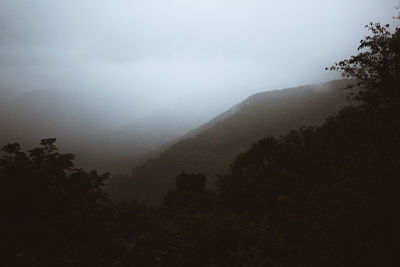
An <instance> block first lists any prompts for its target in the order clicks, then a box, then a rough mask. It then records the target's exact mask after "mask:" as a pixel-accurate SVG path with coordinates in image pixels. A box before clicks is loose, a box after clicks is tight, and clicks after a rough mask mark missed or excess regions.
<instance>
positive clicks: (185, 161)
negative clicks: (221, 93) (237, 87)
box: [109, 80, 348, 202]
mask: <svg viewBox="0 0 400 267" xmlns="http://www.w3.org/2000/svg"><path fill="white" fill-rule="evenodd" d="M347 83H348V81H346V80H337V81H331V82H328V83H325V84H321V85H312V86H302V87H297V88H291V89H283V90H275V91H267V92H262V93H257V94H255V95H252V96H250V97H249V98H247V99H246V100H245V101H243V102H241V103H240V104H238V105H236V106H234V107H232V108H231V109H229V110H228V111H226V112H224V113H222V114H221V115H219V116H218V117H216V118H214V119H213V120H211V121H210V122H208V123H206V124H204V125H203V126H201V127H199V128H197V129H194V130H193V131H191V132H189V133H188V134H187V135H185V136H184V137H182V138H180V139H179V140H178V141H177V142H176V143H175V144H173V145H171V146H170V147H169V148H168V149H166V150H165V151H164V152H163V153H161V154H160V155H159V157H158V158H153V159H150V160H148V161H147V162H145V163H144V164H143V165H141V166H139V167H136V168H134V169H133V171H132V178H131V179H126V178H125V179H121V180H119V179H115V180H114V181H111V182H110V186H109V187H110V188H112V190H111V194H112V195H113V197H114V198H116V199H129V198H131V197H135V198H138V199H140V200H146V201H149V202H154V201H155V202H157V201H158V200H160V199H161V198H162V196H164V195H165V193H166V192H167V191H168V190H169V189H173V188H174V178H175V176H176V175H177V174H178V173H180V172H181V171H182V170H185V171H188V172H202V173H204V174H205V175H206V176H207V177H208V186H210V187H213V186H214V181H215V178H216V175H217V174H223V173H225V172H226V171H227V170H228V168H229V165H230V163H231V162H232V161H233V160H234V159H235V157H236V155H238V154H239V153H241V152H244V151H246V150H247V149H248V148H249V147H250V145H251V144H252V143H253V142H254V141H256V140H259V139H261V138H263V137H264V136H266V135H273V136H280V135H283V134H285V133H286V132H288V131H289V130H291V129H295V128H298V127H301V126H306V125H319V124H321V123H322V122H323V121H324V120H325V119H326V118H327V117H328V116H329V115H332V114H334V113H335V112H337V111H338V110H339V109H341V108H342V107H344V106H345V105H347V104H348V102H347V101H346V97H345V95H344V94H345V92H343V91H341V90H339V88H343V87H345V86H346V84H347Z"/></svg>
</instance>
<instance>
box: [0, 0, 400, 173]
mask: <svg viewBox="0 0 400 267" xmlns="http://www.w3.org/2000/svg"><path fill="white" fill-rule="evenodd" d="M396 4H397V1H394V0H393V1H391V0H390V1H389V0H387V1H382V0H351V1H348V0H346V1H345V0H337V1H312V0H306V1H294V0H285V1H256V0H254V1H226V0H220V1H215V0H212V1H211V0H205V1H183V0H172V1H156V0H146V1H128V0H118V1H91V0H90V1H75V0H72V1H53V0H35V1H33V0H32V1H28V0H19V1H14V0H3V1H1V3H0V110H1V112H2V114H1V115H3V119H1V118H0V122H1V123H2V125H5V126H6V127H4V128H7V131H8V132H7V133H4V132H6V131H4V132H3V134H2V136H1V137H2V140H5V141H7V142H8V141H21V140H24V138H25V137H26V135H27V134H28V135H29V137H30V139H29V138H28V139H29V140H31V143H33V141H34V140H38V139H39V138H41V137H47V136H57V137H58V138H59V139H60V140H61V147H63V144H66V143H68V144H75V146H74V147H73V148H74V149H75V150H78V151H86V150H87V149H84V148H82V147H81V145H78V144H77V142H76V140H78V139H79V140H84V142H86V143H87V142H89V143H90V142H93V143H96V142H94V141H93V140H97V139H96V138H99V140H105V138H108V139H107V140H108V141H107V142H106V143H105V144H104V146H110V147H113V146H116V147H117V148H116V149H117V150H131V149H133V148H132V147H130V146H128V147H127V146H125V145H121V146H120V147H118V146H117V145H116V143H118V142H119V141H120V140H128V139H130V138H132V136H135V135H136V136H137V135H140V136H142V137H141V139H140V140H141V141H136V145H135V146H134V148H136V149H138V146H140V147H141V148H140V149H138V150H140V151H142V150H143V149H144V148H143V147H147V150H149V149H150V150H151V149H155V148H157V147H158V146H159V145H161V144H163V143H166V142H169V141H172V140H173V139H175V138H177V137H179V136H181V135H183V134H185V133H186V132H188V131H190V130H191V129H193V128H195V127H198V126H200V125H201V124H202V123H205V122H207V121H208V120H210V119H212V118H213V117H215V116H217V115H218V114H219V113H221V112H223V111H225V110H227V109H229V108H230V107H231V106H233V105H235V104H237V103H238V102H240V101H242V100H243V99H245V98H247V97H248V96H250V95H252V94H254V93H256V92H261V91H268V90H272V89H280V88H289V87H295V86H298V85H305V84H316V83H321V82H324V81H328V80H332V79H337V78H339V77H340V76H339V75H338V74H336V73H332V72H327V71H325V67H326V66H330V65H331V64H332V63H334V62H336V61H338V60H340V59H343V58H347V57H349V56H350V55H352V54H354V53H355V52H356V45H355V44H357V43H358V42H359V40H360V39H362V38H363V36H364V35H365V34H366V31H365V30H363V26H364V25H365V24H367V23H368V22H370V21H388V20H389V19H390V18H391V16H392V15H394V14H395V13H396V12H395V9H394V7H395V6H396ZM49 92H51V93H49ZM35 99H36V100H35ZM35 101H36V102H35ZM10 107H12V108H10ZM55 113H57V116H56V115H55ZM16 114H18V115H16ZM21 114H22V115H21ZM24 114H25V115H26V114H29V116H25V115H24ZM4 117H5V118H4ZM38 118H40V119H41V120H42V122H41V123H37V120H38ZM60 118H61V119H62V120H61V119H60ZM10 125H11V126H10ZM61 131H62V133H60V132H61ZM149 133H152V134H153V135H151V134H149ZM0 135H1V134H0ZM82 135H84V136H83V137H82ZM99 136H101V137H99ZM105 136H106V137H105ZM156 136H157V137H156ZM78 137H79V138H78ZM25 139H26V138H25ZM63 142H64V143H63ZM124 142H125V141H124ZM124 142H122V141H121V142H120V143H121V144H122V143H123V144H125V143H124ZM78 143H79V142H78ZM96 144H97V143H96ZM93 146H97V145H93ZM67 147H68V146H67ZM92 149H93V148H92ZM104 149H106V148H104ZM107 149H108V148H107ZM107 149H106V150H107ZM74 152H75V151H74ZM82 153H83V152H82ZM94 166H98V165H94Z"/></svg>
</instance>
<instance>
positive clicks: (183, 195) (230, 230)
mask: <svg viewBox="0 0 400 267" xmlns="http://www.w3.org/2000/svg"><path fill="white" fill-rule="evenodd" d="M370 30H371V36H369V37H366V38H365V39H364V40H362V41H361V46H360V49H362V50H363V51H361V52H360V54H358V55H356V56H353V57H351V58H350V59H349V60H345V61H341V62H339V63H338V64H337V65H335V66H333V67H332V69H333V70H339V71H341V72H342V73H343V74H344V75H345V76H346V77H349V78H355V79H357V80H358V86H359V88H360V89H359V91H358V92H357V93H356V94H355V96H354V98H353V99H354V100H356V101H358V102H359V105H357V106H355V107H349V108H345V109H343V110H341V111H340V112H339V113H337V114H336V115H334V116H331V117H329V118H328V119H327V120H326V121H325V122H324V124H323V125H322V126H319V127H303V128H300V129H297V130H292V131H290V132H289V133H287V134H285V135H283V136H282V137H280V138H276V137H272V136H267V137H265V138H263V139H261V140H259V141H258V142H256V143H254V144H253V145H252V147H251V148H250V149H249V150H248V151H247V152H245V153H241V154H240V155H238V156H237V157H236V159H235V160H234V161H233V163H232V165H231V168H230V170H229V171H228V172H227V173H226V174H225V175H221V176H220V177H219V179H218V180H217V182H216V187H217V190H215V191H211V190H209V189H207V188H206V187H205V177H204V175H202V174H200V173H187V172H182V173H181V174H180V175H179V176H178V177H177V179H176V185H177V189H176V190H171V191H169V192H168V193H167V195H166V196H165V198H164V201H163V202H162V203H161V204H160V205H159V206H157V207H146V206H144V205H142V204H140V203H138V202H136V201H132V202H129V203H127V202H122V203H118V204H115V203H112V202H111V201H109V199H108V197H107V195H106V194H105V193H104V192H103V191H102V186H103V185H104V183H105V181H106V179H107V174H104V175H99V174H98V173H96V172H94V171H93V172H89V173H87V172H84V171H82V170H80V169H76V168H74V167H73V156H72V155H71V154H60V153H59V152H58V151H57V149H56V147H55V146H54V141H55V140H54V139H45V140H43V141H42V143H41V147H39V148H36V149H33V150H30V151H29V152H28V153H26V152H22V150H21V148H20V146H19V145H18V144H9V145H6V146H5V147H4V148H3V149H2V151H3V156H2V158H1V160H0V200H1V201H0V205H1V210H2V220H1V225H0V229H1V230H0V231H1V237H2V238H1V240H0V242H1V247H2V249H1V250H0V259H1V265H2V266H399V259H398V251H399V249H400V244H399V240H400V228H399V222H400V198H399V195H400V180H399V174H400V141H399V140H400V121H399V119H398V114H400V97H399V96H400V94H399V90H400V82H399V81H400V80H399V75H400V45H399V44H400V28H395V29H394V30H393V31H389V26H381V25H380V24H371V25H370Z"/></svg>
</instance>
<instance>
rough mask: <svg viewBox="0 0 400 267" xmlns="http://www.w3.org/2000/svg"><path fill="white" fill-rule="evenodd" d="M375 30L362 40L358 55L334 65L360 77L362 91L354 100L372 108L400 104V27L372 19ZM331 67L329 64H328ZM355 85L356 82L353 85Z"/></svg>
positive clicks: (371, 28) (369, 28)
mask: <svg viewBox="0 0 400 267" xmlns="http://www.w3.org/2000/svg"><path fill="white" fill-rule="evenodd" d="M365 27H366V28H368V30H369V31H370V32H371V33H372V35H369V36H367V37H365V39H363V40H361V41H360V45H359V47H358V50H359V51H362V52H360V53H359V54H358V55H355V56H352V57H350V59H345V60H342V61H340V62H338V63H336V64H335V65H334V66H332V67H330V70H334V71H339V72H341V73H342V75H343V76H344V77H346V78H353V79H356V80H357V83H356V84H355V85H356V86H357V87H358V88H359V91H358V93H357V94H356V95H355V96H354V98H353V99H354V100H356V101H360V102H361V104H362V105H364V106H366V107H369V108H388V107H397V108H398V106H399V105H400V28H399V27H395V28H394V30H392V31H391V30H390V25H389V24H386V25H381V24H380V23H372V22H371V23H370V24H368V25H366V26H365ZM327 69H328V68H327ZM353 86H354V85H353Z"/></svg>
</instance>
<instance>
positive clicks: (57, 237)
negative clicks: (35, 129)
mask: <svg viewBox="0 0 400 267" xmlns="http://www.w3.org/2000/svg"><path fill="white" fill-rule="evenodd" d="M55 141H56V140H55V139H44V140H42V141H41V147H39V148H35V149H32V150H30V151H29V153H28V154H26V153H25V152H22V151H21V148H20V146H19V144H16V143H15V144H8V145H6V146H4V147H3V149H2V151H3V152H4V156H3V157H2V158H1V160H0V206H1V210H2V215H3V216H2V221H1V228H0V229H1V230H0V231H1V234H0V235H1V236H2V238H1V247H2V248H3V249H2V250H1V252H0V255H1V258H3V259H5V260H4V262H3V266H7V265H10V266H15V265H29V266H51V265H53V266H64V265H76V264H77V263H80V264H83V263H84V262H86V263H90V262H93V260H95V262H96V263H97V264H98V265H102V264H103V263H104V264H105V263H106V262H108V261H109V259H108V258H107V257H111V256H110V255H108V254H109V253H104V252H105V251H106V250H107V246H108V243H107V242H103V241H102V242H99V240H104V238H105V236H106V235H107V233H106V232H105V231H104V229H105V228H106V227H107V224H109V223H110V220H112V218H113V209H112V207H111V203H110V202H109V200H108V198H107V196H106V195H105V193H104V192H103V191H102V190H101V186H103V185H104V182H105V180H106V179H107V177H108V174H103V175H99V174H97V173H96V171H92V172H90V173H87V172H84V171H83V170H81V169H75V168H74V167H73V162H72V160H73V158H74V156H73V155H72V154H60V153H59V152H58V151H57V148H56V147H55V145H54V142H55ZM103 253H104V254H103ZM110 253H111V252H110ZM100 254H102V255H103V257H102V258H99V257H98V255H100Z"/></svg>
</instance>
